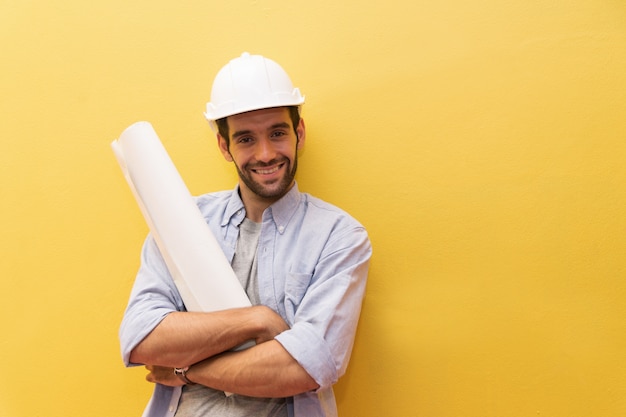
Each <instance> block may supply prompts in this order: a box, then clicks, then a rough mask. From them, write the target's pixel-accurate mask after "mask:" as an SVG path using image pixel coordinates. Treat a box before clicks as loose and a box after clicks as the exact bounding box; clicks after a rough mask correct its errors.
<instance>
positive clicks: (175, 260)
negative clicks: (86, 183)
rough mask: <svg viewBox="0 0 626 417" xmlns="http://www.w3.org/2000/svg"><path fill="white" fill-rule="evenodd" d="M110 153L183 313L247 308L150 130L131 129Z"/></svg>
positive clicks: (143, 126) (135, 126) (148, 127)
mask: <svg viewBox="0 0 626 417" xmlns="http://www.w3.org/2000/svg"><path fill="white" fill-rule="evenodd" d="M111 147H112V148H113V152H114V153H115V156H116V157H117V160H118V162H119V164H120V166H121V168H122V171H123V172H124V176H125V177H126V180H127V181H128V184H129V185H130V188H131V190H132V192H133V194H134V196H135V199H136V200H137V203H138V204H139V208H140V209H141V212H142V214H143V216H144V218H145V220H146V222H147V223H148V226H149V228H150V231H151V232H152V235H153V236H154V239H155V241H156V243H157V245H158V247H159V250H160V251H161V254H162V255H163V258H164V260H165V263H166V264H167V267H168V269H169V271H170V274H171V275H172V277H173V279H174V283H175V284H176V287H177V288H178V291H179V292H180V295H181V296H182V298H183V301H184V303H185V306H186V307H187V310H188V311H200V312H211V311H218V310H224V309H228V308H237V307H248V306H250V300H249V299H248V297H247V295H246V293H245V291H244V290H243V288H242V286H241V284H240V283H239V280H238V279H237V276H236V275H235V273H234V271H233V269H232V267H231V266H230V264H229V263H228V260H227V259H226V257H225V256H224V253H223V252H222V249H221V248H220V246H219V244H218V243H217V241H216V240H215V237H214V236H213V234H212V233H211V230H210V229H209V226H208V225H207V224H206V222H205V220H204V218H203V217H202V214H201V213H200V210H199V209H198V206H197V205H196V203H195V202H194V200H193V197H192V196H191V194H190V192H189V190H188V188H187V186H186V185H185V183H184V182H183V180H182V178H181V177H180V175H179V173H178V171H177V170H176V167H175V166H174V163H173V162H172V160H171V159H170V157H169V155H168V154H167V151H166V150H165V148H164V147H163V144H162V143H161V141H160V140H159V138H158V136H157V134H156V132H155V131H154V129H153V128H152V125H151V124H150V123H148V122H137V123H135V124H133V125H131V126H130V127H128V128H127V129H126V130H125V131H124V132H123V133H122V134H121V136H120V137H119V139H117V140H116V141H113V143H112V144H111Z"/></svg>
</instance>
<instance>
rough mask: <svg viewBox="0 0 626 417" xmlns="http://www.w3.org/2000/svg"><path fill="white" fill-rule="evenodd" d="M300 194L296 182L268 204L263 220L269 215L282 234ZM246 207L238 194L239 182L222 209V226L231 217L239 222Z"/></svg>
mask: <svg viewBox="0 0 626 417" xmlns="http://www.w3.org/2000/svg"><path fill="white" fill-rule="evenodd" d="M301 198H302V194H301V193H300V191H299V189H298V183H297V182H296V183H294V185H293V187H291V189H290V190H289V191H288V192H287V194H285V195H284V196H283V197H282V198H281V199H280V200H278V201H277V202H275V203H274V204H272V205H271V206H269V207H268V208H267V209H266V210H265V212H264V213H263V220H265V219H266V216H271V218H272V219H273V220H274V223H276V227H277V229H278V232H279V233H280V234H283V233H284V231H285V229H286V228H287V226H288V224H289V221H290V220H291V218H292V217H293V215H294V213H295V212H296V209H297V207H298V204H299V203H300V199H301ZM245 212H246V209H245V207H244V205H243V201H242V200H241V197H240V195H239V184H237V186H236V187H235V189H234V190H233V191H232V194H231V198H230V200H229V201H228V205H227V206H226V210H225V211H224V217H223V218H222V226H226V225H228V224H229V223H230V222H231V219H233V218H234V219H235V222H234V223H236V224H241V222H242V221H243V219H244V217H245Z"/></svg>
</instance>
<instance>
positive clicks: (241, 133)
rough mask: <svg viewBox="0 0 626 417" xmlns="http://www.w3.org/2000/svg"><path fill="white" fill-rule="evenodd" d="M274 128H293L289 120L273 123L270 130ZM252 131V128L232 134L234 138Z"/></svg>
mask: <svg viewBox="0 0 626 417" xmlns="http://www.w3.org/2000/svg"><path fill="white" fill-rule="evenodd" d="M274 129H291V125H290V124H289V123H287V122H280V123H275V124H273V125H271V126H270V127H269V128H268V130H274ZM251 133H252V130H249V129H248V130H238V131H236V132H234V133H233V134H232V135H231V136H232V138H233V139H235V138H238V137H241V136H245V135H249V134H251Z"/></svg>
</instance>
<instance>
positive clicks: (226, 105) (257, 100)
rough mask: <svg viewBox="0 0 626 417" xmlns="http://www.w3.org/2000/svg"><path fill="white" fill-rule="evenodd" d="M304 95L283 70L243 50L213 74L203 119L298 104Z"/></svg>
mask: <svg viewBox="0 0 626 417" xmlns="http://www.w3.org/2000/svg"><path fill="white" fill-rule="evenodd" d="M303 103H304V96H303V95H302V94H301V93H300V90H299V89H298V88H294V87H293V84H292V83H291V79H290V78H289V75H288V74H287V72H285V70H284V69H283V68H282V67H281V66H280V65H279V64H277V63H276V62H275V61H272V60H271V59H269V58H265V57H263V56H261V55H250V54H249V53H247V52H244V53H243V54H242V55H241V56H240V57H237V58H235V59H233V60H231V61H230V62H229V63H227V64H226V65H225V66H224V67H222V69H221V70H220V71H219V72H218V73H217V75H216V76H215V80H214V81H213V88H212V90H211V101H210V102H209V103H207V105H206V113H205V114H204V115H205V117H206V118H207V120H208V121H209V122H210V123H211V127H213V129H214V130H215V120H218V119H221V118H223V117H228V116H232V115H234V114H239V113H245V112H248V111H253V110H260V109H266V108H270V107H283V106H301V105H302V104H303Z"/></svg>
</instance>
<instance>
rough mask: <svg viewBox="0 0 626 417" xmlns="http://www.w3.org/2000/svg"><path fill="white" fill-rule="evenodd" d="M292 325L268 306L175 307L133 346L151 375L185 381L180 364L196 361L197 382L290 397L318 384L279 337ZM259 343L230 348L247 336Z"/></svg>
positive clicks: (157, 380) (170, 382)
mask: <svg viewBox="0 0 626 417" xmlns="http://www.w3.org/2000/svg"><path fill="white" fill-rule="evenodd" d="M287 329H288V326H287V324H286V323H285V322H284V320H283V319H282V318H281V317H280V316H279V315H278V314H276V313H275V312H274V311H272V310H271V309H270V308H268V307H265V306H254V307H247V308H239V309H232V310H224V311H218V312H212V313H189V312H173V313H170V314H169V315H168V316H167V317H166V318H165V319H163V321H161V323H160V324H159V325H158V326H157V327H156V328H155V329H154V330H153V331H152V332H151V333H150V334H149V335H148V336H146V338H145V339H143V340H142V341H141V342H140V343H139V344H138V345H137V346H136V347H135V348H134V349H133V351H132V352H131V356H130V360H131V362H133V363H143V364H146V365H147V366H146V367H147V369H148V370H149V371H150V373H149V374H148V376H147V377H146V379H147V380H148V381H150V382H155V383H161V384H164V385H171V386H176V385H182V381H180V380H179V379H178V378H177V377H176V376H175V375H174V373H173V368H175V367H185V366H191V367H190V369H189V370H188V371H187V376H188V378H189V379H190V380H191V381H193V382H195V383H198V384H202V385H206V386H208V387H211V388H214V389H218V390H222V391H227V392H234V393H237V394H242V395H248V396H256V397H276V398H278V397H288V396H292V395H296V394H299V393H302V392H306V391H310V390H313V389H316V388H318V384H317V383H316V382H315V380H314V379H313V378H311V376H310V375H309V374H308V373H307V372H306V371H305V370H304V368H302V366H300V364H298V362H297V361H296V360H295V359H294V358H293V357H292V356H291V355H290V354H289V353H288V352H287V351H286V350H285V349H284V348H283V346H282V345H281V344H280V343H278V342H277V341H276V340H274V337H275V336H276V335H278V334H280V333H281V332H283V331H285V330H287ZM249 340H254V341H255V342H256V345H255V346H253V347H251V348H248V349H245V350H241V351H236V352H234V351H229V350H230V349H232V348H234V347H236V346H239V345H241V344H243V343H245V342H246V341H249Z"/></svg>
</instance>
